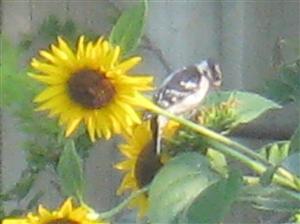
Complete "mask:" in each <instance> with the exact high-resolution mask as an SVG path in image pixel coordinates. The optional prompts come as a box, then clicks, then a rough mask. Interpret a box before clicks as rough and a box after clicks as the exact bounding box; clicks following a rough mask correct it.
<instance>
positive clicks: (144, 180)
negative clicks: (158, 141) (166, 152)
mask: <svg viewBox="0 0 300 224" xmlns="http://www.w3.org/2000/svg"><path fill="white" fill-rule="evenodd" d="M161 167H162V163H161V162H160V158H159V156H158V155H157V154H156V152H155V148H154V142H153V141H151V142H149V143H148V144H147V145H146V146H145V147H144V149H143V150H142V151H141V153H140V154H139V156H138V159H137V162H136V165H135V169H134V172H135V177H136V181H137V184H138V187H139V188H143V187H144V186H146V185H147V184H149V183H150V182H151V181H152V179H153V177H154V176H155V174H156V173H157V172H158V170H159V169H160V168H161Z"/></svg>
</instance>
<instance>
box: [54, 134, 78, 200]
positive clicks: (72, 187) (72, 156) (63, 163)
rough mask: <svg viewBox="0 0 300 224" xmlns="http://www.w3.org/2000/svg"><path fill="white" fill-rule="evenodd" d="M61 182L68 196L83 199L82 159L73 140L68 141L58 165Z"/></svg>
mask: <svg viewBox="0 0 300 224" xmlns="http://www.w3.org/2000/svg"><path fill="white" fill-rule="evenodd" d="M57 171H58V175H59V178H60V183H61V186H62V189H63V191H64V193H65V194H66V195H67V196H77V197H78V199H82V196H83V191H84V178H83V168H82V161H81V159H80V157H79V156H78V154H77V152H76V149H75V145H74V142H73V141H71V140H70V141H67V142H66V144H65V148H64V151H63V152H62V155H61V157H60V160H59V163H58V166H57Z"/></svg>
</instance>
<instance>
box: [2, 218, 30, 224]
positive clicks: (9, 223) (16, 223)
mask: <svg viewBox="0 0 300 224" xmlns="http://www.w3.org/2000/svg"><path fill="white" fill-rule="evenodd" d="M2 224H30V223H29V222H28V221H27V219H23V218H21V219H5V220H3V222H2Z"/></svg>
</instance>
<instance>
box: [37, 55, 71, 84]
mask: <svg viewBox="0 0 300 224" xmlns="http://www.w3.org/2000/svg"><path fill="white" fill-rule="evenodd" d="M31 66H32V67H33V68H35V69H36V70H39V71H41V73H43V74H44V75H47V76H55V77H57V78H58V79H59V78H60V77H61V76H64V77H68V76H69V73H68V72H67V71H66V70H65V69H64V68H63V67H62V66H55V65H50V64H47V63H44V62H40V61H38V60H36V59H35V58H33V59H32V61H31Z"/></svg>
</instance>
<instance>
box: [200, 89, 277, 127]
mask: <svg viewBox="0 0 300 224" xmlns="http://www.w3.org/2000/svg"><path fill="white" fill-rule="evenodd" d="M230 97H233V98H234V99H235V100H236V104H237V105H236V116H235V121H234V123H235V124H234V126H237V125H239V124H244V123H248V122H250V121H252V120H254V119H256V118H257V117H259V116H260V115H261V114H263V113H264V112H266V111H267V110H270V109H279V108H281V106H280V105H279V104H277V103H275V102H273V101H271V100H269V99H266V98H264V97H262V96H260V95H258V94H255V93H250V92H241V91H234V92H232V91H219V92H215V93H213V94H210V95H209V97H208V98H207V100H206V101H205V104H204V105H205V106H211V105H216V104H219V103H221V102H224V101H226V100H228V99H229V98H230Z"/></svg>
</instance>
